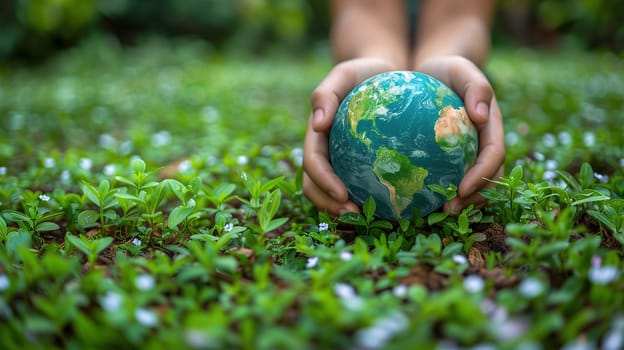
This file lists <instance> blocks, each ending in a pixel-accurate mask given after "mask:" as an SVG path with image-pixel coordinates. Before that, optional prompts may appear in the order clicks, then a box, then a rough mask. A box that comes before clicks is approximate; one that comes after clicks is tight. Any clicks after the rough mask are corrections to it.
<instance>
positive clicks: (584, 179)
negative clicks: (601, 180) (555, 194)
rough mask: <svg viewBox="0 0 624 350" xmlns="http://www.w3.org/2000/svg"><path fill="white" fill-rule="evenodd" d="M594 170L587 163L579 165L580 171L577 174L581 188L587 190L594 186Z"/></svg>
mask: <svg viewBox="0 0 624 350" xmlns="http://www.w3.org/2000/svg"><path fill="white" fill-rule="evenodd" d="M594 181H595V180H594V169H592V166H591V165H590V164H589V163H583V165H581V171H580V172H579V182H580V183H581V186H582V187H583V188H588V187H590V186H591V185H593V184H594Z"/></svg>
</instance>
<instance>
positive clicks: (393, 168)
mask: <svg viewBox="0 0 624 350" xmlns="http://www.w3.org/2000/svg"><path fill="white" fill-rule="evenodd" d="M477 150H478V137H477V131H476V129H475V127H474V125H473V124H472V122H471V121H470V119H469V117H468V115H467V114H466V111H465V108H464V103H463V101H462V100H461V98H460V97H459V96H458V95H457V94H455V92H453V90H451V89H450V88H449V87H448V86H446V85H444V84H443V83H442V82H440V81H439V80H437V79H435V78H433V77H431V76H428V75H426V74H423V73H418V72H410V71H393V72H386V73H382V74H379V75H376V76H373V77H371V78H369V79H367V80H366V81H364V82H362V83H361V84H359V85H358V86H356V87H355V88H354V89H353V90H352V91H351V92H350V93H349V94H348V95H347V96H346V97H345V99H344V100H343V101H342V103H341V104H340V107H339V108H338V112H337V113H336V116H335V118H334V121H333V124H332V127H331V130H330V134H329V156H330V162H331V164H332V167H333V168H334V171H335V173H336V175H338V177H339V178H340V179H341V180H342V181H343V182H344V184H345V186H346V187H347V190H348V192H349V196H350V198H351V200H353V201H354V202H355V203H356V204H358V205H359V206H360V207H361V206H362V205H363V203H364V201H366V199H367V198H368V197H369V196H372V197H373V199H374V200H375V203H376V208H377V209H376V213H375V215H376V216H378V217H381V218H385V219H389V220H398V219H399V218H405V219H410V218H411V217H412V215H413V213H414V212H415V211H414V209H418V211H417V213H419V214H420V215H421V216H425V215H428V214H429V213H431V212H433V211H436V210H438V209H440V208H441V207H442V206H443V205H444V202H445V198H444V197H443V196H442V195H440V194H438V193H436V192H434V191H432V190H431V189H430V188H429V187H428V185H431V184H437V185H440V186H443V187H445V188H446V187H448V186H449V185H450V184H454V185H459V182H460V181H461V179H462V178H463V176H464V174H465V172H466V171H467V170H468V169H469V168H470V167H471V166H472V165H473V164H474V162H475V160H476V157H477Z"/></svg>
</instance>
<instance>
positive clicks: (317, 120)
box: [312, 108, 325, 123]
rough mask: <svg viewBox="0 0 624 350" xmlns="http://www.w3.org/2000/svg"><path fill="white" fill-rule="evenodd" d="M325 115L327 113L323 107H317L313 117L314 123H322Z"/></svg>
mask: <svg viewBox="0 0 624 350" xmlns="http://www.w3.org/2000/svg"><path fill="white" fill-rule="evenodd" d="M324 117H325V113H323V110H322V109H321V108H317V109H315V110H314V112H313V114H312V118H313V119H314V123H321V122H322V121H323V118H324Z"/></svg>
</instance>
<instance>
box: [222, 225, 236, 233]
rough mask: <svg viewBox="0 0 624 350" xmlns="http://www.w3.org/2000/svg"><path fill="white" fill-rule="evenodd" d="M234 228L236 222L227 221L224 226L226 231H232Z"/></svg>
mask: <svg viewBox="0 0 624 350" xmlns="http://www.w3.org/2000/svg"><path fill="white" fill-rule="evenodd" d="M233 228H234V224H232V223H227V224H225V226H223V231H224V232H230V231H232V229H233Z"/></svg>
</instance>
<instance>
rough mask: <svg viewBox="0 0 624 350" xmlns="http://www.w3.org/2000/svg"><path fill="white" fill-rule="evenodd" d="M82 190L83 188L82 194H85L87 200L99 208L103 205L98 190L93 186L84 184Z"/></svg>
mask: <svg viewBox="0 0 624 350" xmlns="http://www.w3.org/2000/svg"><path fill="white" fill-rule="evenodd" d="M81 188H82V193H84V195H85V196H86V197H87V199H88V200H90V201H91V203H93V204H95V205H97V206H98V207H99V206H100V204H101V203H100V197H99V193H98V191H97V189H95V187H93V185H91V184H90V183H87V182H83V183H82V186H81Z"/></svg>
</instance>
